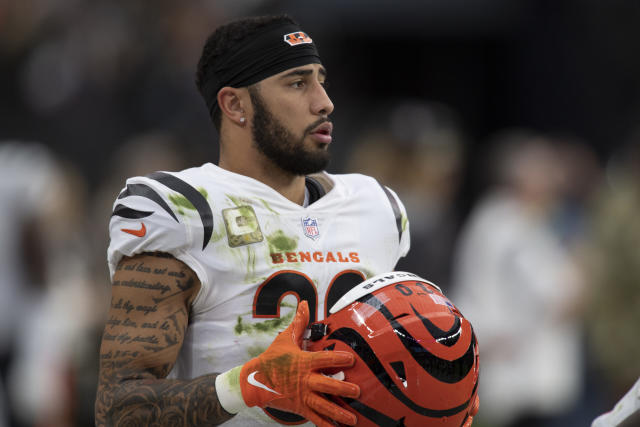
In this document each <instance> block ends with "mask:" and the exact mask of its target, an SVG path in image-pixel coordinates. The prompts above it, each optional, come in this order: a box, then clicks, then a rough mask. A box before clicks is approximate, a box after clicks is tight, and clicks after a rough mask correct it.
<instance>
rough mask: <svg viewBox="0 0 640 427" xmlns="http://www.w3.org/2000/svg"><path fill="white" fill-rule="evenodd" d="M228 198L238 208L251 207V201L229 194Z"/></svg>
mask: <svg viewBox="0 0 640 427" xmlns="http://www.w3.org/2000/svg"><path fill="white" fill-rule="evenodd" d="M226 196H227V198H228V199H229V200H231V203H233V204H234V205H235V206H236V207H241V206H247V205H251V200H249V199H245V198H242V197H236V196H232V195H231V194H227V195H226Z"/></svg>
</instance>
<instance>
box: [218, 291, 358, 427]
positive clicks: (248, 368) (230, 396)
mask: <svg viewBox="0 0 640 427" xmlns="http://www.w3.org/2000/svg"><path fill="white" fill-rule="evenodd" d="M308 323H309V306H308V304H307V302H306V301H302V302H300V303H299V304H298V309H297V311H296V315H295V317H294V319H293V321H292V322H291V324H290V325H289V326H288V327H287V329H285V330H284V331H282V332H281V333H280V334H278V336H277V337H276V339H275V340H274V341H273V343H271V345H270V346H269V347H268V348H267V349H266V350H265V352H264V353H262V354H261V355H260V356H258V357H256V358H253V359H251V360H250V361H248V362H247V363H245V364H244V365H242V366H241V367H237V368H234V369H231V370H230V371H227V372H225V373H223V374H220V375H218V377H217V378H216V391H217V393H218V398H219V400H220V403H221V404H222V406H223V407H224V408H225V409H226V410H227V411H228V412H230V413H237V412H239V411H240V410H241V409H242V406H243V404H244V405H246V406H260V407H262V408H264V407H267V406H269V407H272V408H276V409H281V410H284V411H288V412H293V413H295V414H298V415H300V416H302V417H304V418H306V419H307V420H309V421H311V422H312V423H314V424H316V425H317V426H320V427H332V426H333V425H334V424H333V423H332V421H331V420H334V421H337V422H339V423H342V424H347V425H355V424H356V422H357V418H356V416H355V414H353V413H351V412H349V411H348V410H346V409H344V408H341V407H340V406H338V405H336V404H335V403H333V402H331V401H330V400H328V399H327V398H326V397H325V396H323V395H322V393H326V394H332V395H337V396H344V397H350V398H354V399H355V398H357V397H358V396H359V395H360V387H358V386H357V385H356V384H353V383H349V382H345V381H339V380H337V379H334V378H330V377H327V376H325V375H323V374H322V373H321V372H320V371H322V370H324V369H330V368H348V367H351V366H353V364H354V363H355V358H354V356H353V354H351V353H348V352H344V351H317V352H308V351H303V350H301V348H300V346H301V343H302V334H303V332H304V330H305V328H306V327H307V324H308ZM238 368H239V369H238ZM238 383H239V385H240V387H239V388H240V390H237V387H236V388H235V390H234V387H233V386H234V385H236V384H238Z"/></svg>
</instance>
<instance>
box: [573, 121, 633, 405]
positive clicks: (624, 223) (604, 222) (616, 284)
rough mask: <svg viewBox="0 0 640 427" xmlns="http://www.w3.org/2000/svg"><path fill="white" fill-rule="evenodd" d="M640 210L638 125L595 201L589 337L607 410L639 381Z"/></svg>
mask: <svg viewBox="0 0 640 427" xmlns="http://www.w3.org/2000/svg"><path fill="white" fill-rule="evenodd" d="M639 212H640V127H639V128H637V129H636V130H635V131H634V132H631V133H630V136H629V138H628V140H627V141H626V142H625V143H624V144H622V145H621V146H620V148H618V149H617V150H616V151H615V152H614V153H613V155H612V156H611V157H610V158H609V160H608V162H607V165H606V181H605V182H604V183H603V185H602V188H601V189H600V191H599V193H598V196H597V198H596V199H595V203H594V217H593V233H592V245H593V246H592V248H591V252H590V257H589V263H588V267H589V268H588V273H589V274H588V277H589V290H590V293H589V298H588V306H587V307H588V313H589V315H588V316H587V317H586V320H587V331H588V335H587V337H588V343H589V348H590V350H591V352H592V354H593V356H594V359H595V360H594V362H595V367H596V372H597V374H598V376H599V377H600V378H602V380H603V381H604V384H603V389H604V392H605V393H604V394H605V396H604V397H605V398H606V402H607V403H606V405H607V408H608V409H610V408H612V407H613V406H614V404H615V402H616V401H618V400H619V399H621V398H622V396H623V395H625V394H626V393H627V392H628V391H629V390H630V389H631V387H632V386H633V384H634V382H636V380H637V379H638V377H640V340H639V339H638V337H639V336H640V215H639V214H638V213H639ZM636 390H637V388H636ZM636 398H637V394H636Z"/></svg>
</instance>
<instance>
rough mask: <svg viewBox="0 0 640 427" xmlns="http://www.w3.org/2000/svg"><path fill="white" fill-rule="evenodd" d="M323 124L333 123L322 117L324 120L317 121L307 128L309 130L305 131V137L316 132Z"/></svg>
mask: <svg viewBox="0 0 640 427" xmlns="http://www.w3.org/2000/svg"><path fill="white" fill-rule="evenodd" d="M323 123H331V120H329V118H328V117H322V118H320V119H318V120H316V121H315V122H313V123H311V124H310V125H309V126H307V128H306V129H305V130H304V135H308V134H310V133H311V131H312V130H314V129H315V128H317V127H318V126H320V125H321V124H323Z"/></svg>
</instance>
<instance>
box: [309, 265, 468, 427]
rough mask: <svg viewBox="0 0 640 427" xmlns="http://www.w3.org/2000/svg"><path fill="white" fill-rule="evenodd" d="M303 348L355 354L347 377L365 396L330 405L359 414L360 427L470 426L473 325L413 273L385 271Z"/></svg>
mask: <svg viewBox="0 0 640 427" xmlns="http://www.w3.org/2000/svg"><path fill="white" fill-rule="evenodd" d="M305 348H306V349H307V350H309V351H322V350H344V351H350V352H352V353H354V354H355V356H356V363H355V365H354V366H353V367H352V368H349V369H346V370H344V379H345V381H349V382H353V383H355V384H358V385H359V386H360V389H361V394H360V397H359V398H358V399H348V398H340V397H333V399H334V400H335V402H336V403H338V404H339V405H341V406H343V407H345V408H347V409H349V410H350V411H352V412H353V413H355V414H356V416H357V417H358V423H357V424H356V425H357V426H362V427H365V426H389V427H391V426H407V427H409V426H438V427H448V426H452V427H453V426H455V427H461V426H470V425H471V421H472V419H473V416H474V415H475V413H476V412H477V410H478V400H477V390H478V371H479V365H478V363H479V354H478V343H477V341H476V337H475V334H474V333H473V328H472V327H471V323H469V321H468V320H467V319H465V318H464V316H462V314H461V313H460V311H459V310H458V309H457V308H456V307H455V306H454V305H453V304H452V303H451V301H449V300H448V299H447V298H446V297H445V296H444V295H443V294H442V291H441V290H440V288H438V287H437V286H436V285H434V284H433V283H431V282H429V281H427V280H424V279H422V278H420V277H418V276H416V275H415V274H412V273H406V272H391V273H385V274H381V275H378V276H375V277H373V278H371V279H369V280H366V281H364V282H362V283H360V284H359V285H358V286H356V287H355V288H353V289H351V290H350V291H349V292H347V294H345V295H344V296H343V297H342V298H341V299H340V300H338V302H337V303H336V304H335V305H334V306H333V307H332V308H331V310H330V315H329V317H328V318H327V319H325V320H323V321H322V322H317V323H314V324H312V325H311V326H310V328H309V329H308V330H307V333H306V334H305ZM325 374H335V372H325Z"/></svg>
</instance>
